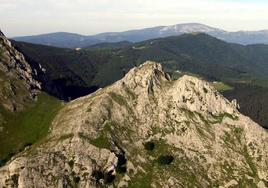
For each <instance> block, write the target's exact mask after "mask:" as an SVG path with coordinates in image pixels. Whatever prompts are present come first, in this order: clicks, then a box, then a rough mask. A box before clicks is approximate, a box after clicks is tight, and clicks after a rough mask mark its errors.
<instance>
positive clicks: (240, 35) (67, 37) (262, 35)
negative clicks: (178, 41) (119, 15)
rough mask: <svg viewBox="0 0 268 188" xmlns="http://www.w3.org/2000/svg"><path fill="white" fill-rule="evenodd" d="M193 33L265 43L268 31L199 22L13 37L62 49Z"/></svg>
mask: <svg viewBox="0 0 268 188" xmlns="http://www.w3.org/2000/svg"><path fill="white" fill-rule="evenodd" d="M194 32H202V33H207V34H209V35H211V36H214V37H217V38H219V39H221V40H225V41H227V42H231V43H238V44H260V43H262V44H268V30H262V31H238V32H228V31H224V30H222V29H218V28H214V27H210V26H207V25H203V24H199V23H187V24H177V25H171V26H158V27H152V28H145V29H138V30H130V31H124V32H107V33H100V34H97V35H91V36H86V35H79V34H74V33H66V32H58V33H49V34H42V35H35V36H24V37H15V38H14V40H17V41H23V42H29V43H34V44H43V45H50V46H56V47H64V48H84V47H88V46H91V45H94V44H99V43H114V42H121V41H129V42H141V41H144V40H149V39H154V38H162V37H168V36H177V35H181V34H185V33H194Z"/></svg>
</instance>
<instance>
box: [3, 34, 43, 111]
mask: <svg viewBox="0 0 268 188" xmlns="http://www.w3.org/2000/svg"><path fill="white" fill-rule="evenodd" d="M34 74H35V73H34V70H32V68H31V66H30V65H29V64H28V63H27V62H26V61H25V58H24V56H23V55H22V54H21V53H20V52H18V51H17V50H16V49H15V48H14V47H13V46H12V45H11V42H10V41H9V40H8V39H7V38H6V37H5V36H4V34H3V33H2V32H1V31H0V104H1V105H2V106H3V107H4V108H5V109H6V110H9V111H20V110H22V109H23V108H24V105H25V103H26V102H27V101H29V100H32V99H33V98H34V97H35V95H36V91H37V90H38V89H41V85H40V83H39V82H37V81H36V80H35V79H34V78H33V76H34Z"/></svg>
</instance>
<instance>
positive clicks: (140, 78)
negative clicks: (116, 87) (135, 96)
mask: <svg viewBox="0 0 268 188" xmlns="http://www.w3.org/2000/svg"><path fill="white" fill-rule="evenodd" d="M168 80H170V76H169V75H168V74H167V73H165V72H164V71H163V68H162V66H161V64H159V63H155V62H153V61H146V62H145V63H144V64H141V65H140V66H138V67H135V68H133V69H131V70H130V71H129V72H128V73H127V74H126V76H125V77H124V78H123V79H122V80H121V81H120V83H121V84H125V85H127V86H128V87H129V88H130V89H132V90H133V91H136V92H139V90H142V91H147V92H148V93H151V94H152V93H153V92H154V90H157V88H160V87H161V85H162V83H163V82H165V81H168Z"/></svg>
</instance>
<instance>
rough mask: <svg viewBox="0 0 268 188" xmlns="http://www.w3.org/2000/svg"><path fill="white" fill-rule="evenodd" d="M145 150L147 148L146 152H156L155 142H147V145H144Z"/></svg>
mask: <svg viewBox="0 0 268 188" xmlns="http://www.w3.org/2000/svg"><path fill="white" fill-rule="evenodd" d="M144 148H145V149H146V150H148V151H152V150H154V148H155V145H154V143H153V142H146V143H145V144H144Z"/></svg>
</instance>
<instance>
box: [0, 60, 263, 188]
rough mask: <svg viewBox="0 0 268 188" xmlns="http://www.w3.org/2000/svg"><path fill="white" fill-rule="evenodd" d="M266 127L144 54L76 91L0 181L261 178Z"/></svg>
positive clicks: (144, 182)
mask: <svg viewBox="0 0 268 188" xmlns="http://www.w3.org/2000/svg"><path fill="white" fill-rule="evenodd" d="M267 141H268V134H267V132H266V131H265V130H264V129H263V128H261V127H260V126H259V125H258V124H256V123H254V122H253V121H252V120H251V119H249V118H248V117H246V116H244V115H242V114H240V113H239V111H238V110H237V108H236V105H235V104H234V103H231V102H229V101H228V100H226V99H225V98H223V96H222V95H221V94H219V93H218V92H217V91H216V90H215V89H214V88H213V87H212V86H211V85H210V84H209V83H208V82H206V81H204V80H201V79H198V78H196V77H192V76H187V75H185V76H182V77H181V78H179V79H178V80H175V81H172V80H171V79H170V77H169V75H168V74H166V73H165V72H164V71H163V69H162V67H161V65H160V64H158V63H155V62H151V61H148V62H146V63H144V64H142V65H140V66H139V67H135V68H133V69H131V70H130V71H129V73H128V74H126V76H125V77H124V78H123V79H121V80H119V81H117V82H116V83H114V84H113V85H111V86H109V87H106V88H103V89H99V90H98V91H96V92H95V93H93V94H91V95H88V96H86V97H82V98H79V99H76V100H74V101H72V102H70V103H68V104H67V105H66V107H65V108H64V109H62V110H61V111H60V112H59V114H58V115H57V117H56V118H55V119H54V121H53V124H52V126H51V129H50V133H49V134H48V136H47V137H46V139H44V140H43V141H42V142H40V143H38V144H36V145H34V146H32V148H29V149H27V150H25V151H24V152H22V153H20V154H18V155H17V156H15V157H13V158H12V160H11V161H10V162H8V163H7V164H6V165H5V166H4V167H2V168H1V169H0V187H5V186H6V187H98V186H104V187H127V186H128V187H232V186H242V187H260V188H262V187H267V183H268V174H267V172H268V157H267V150H268V146H267Z"/></svg>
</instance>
